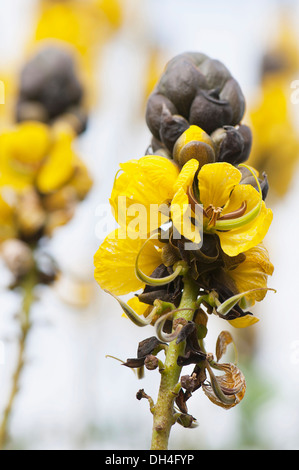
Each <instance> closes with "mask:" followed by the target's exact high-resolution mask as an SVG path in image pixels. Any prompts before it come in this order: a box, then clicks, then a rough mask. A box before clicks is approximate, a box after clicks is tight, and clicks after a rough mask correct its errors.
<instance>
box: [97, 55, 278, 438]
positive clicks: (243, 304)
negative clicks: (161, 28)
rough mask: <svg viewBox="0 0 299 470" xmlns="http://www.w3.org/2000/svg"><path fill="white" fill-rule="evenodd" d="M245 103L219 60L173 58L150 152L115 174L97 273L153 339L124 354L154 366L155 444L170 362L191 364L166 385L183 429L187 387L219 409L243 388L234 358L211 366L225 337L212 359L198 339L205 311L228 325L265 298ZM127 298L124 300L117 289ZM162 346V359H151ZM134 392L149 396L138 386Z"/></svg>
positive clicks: (153, 108)
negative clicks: (111, 224) (112, 224)
mask: <svg viewBox="0 0 299 470" xmlns="http://www.w3.org/2000/svg"><path fill="white" fill-rule="evenodd" d="M244 105H245V103H244V98H243V95H242V92H241V90H240V87H239V85H238V83H237V82H236V80H235V79H234V78H233V77H232V76H231V74H230V73H229V71H228V70H227V69H226V67H225V66H224V65H223V64H222V63H220V62H219V61H215V60H212V59H210V58H208V57H207V56H206V55H204V54H197V53H192V54H191V53H188V54H182V55H179V56H178V57H175V58H174V59H173V60H171V61H170V63H169V64H168V65H167V67H166V70H165V72H164V74H163V75H162V77H161V80H160V81H159V83H158V84H157V86H156V89H155V91H154V92H153V93H152V95H151V96H150V98H149V101H148V106H147V123H148V126H149V128H150V130H151V131H152V134H153V139H152V143H151V146H150V148H149V150H148V152H147V155H145V156H143V157H141V158H140V159H138V160H130V161H128V162H126V163H123V164H121V165H120V172H119V173H118V174H117V176H116V178H115V182H114V186H113V190H112V194H111V197H110V204H111V208H112V211H113V214H114V216H115V219H116V221H117V223H118V226H119V227H118V228H117V229H116V230H115V231H113V232H112V233H110V234H109V235H108V236H107V238H106V239H105V240H104V242H103V243H102V244H101V246H100V247H99V250H98V252H97V253H96V255H95V278H96V280H97V281H98V283H99V285H100V286H101V287H102V288H103V289H105V290H106V291H108V292H110V293H111V294H112V295H113V296H114V297H115V298H116V299H117V300H118V302H119V304H120V305H121V307H122V309H123V310H124V312H125V314H126V315H127V317H128V318H130V319H131V320H132V321H133V322H134V323H135V324H137V325H139V326H145V325H150V324H151V325H154V326H155V329H156V337H151V338H149V339H147V340H145V341H144V342H142V343H140V344H139V348H138V355H137V358H134V359H133V358H132V359H128V360H127V361H126V362H125V365H126V366H128V367H133V368H136V369H137V370H139V371H141V370H142V369H143V368H144V367H146V368H147V369H149V370H152V369H155V368H159V371H160V372H161V375H162V382H161V389H160V395H159V398H158V401H157V404H156V405H153V403H152V400H151V399H150V403H151V410H152V412H153V414H154V423H155V424H154V434H153V436H155V435H156V440H155V439H154V437H153V439H154V440H155V442H156V441H159V436H160V437H161V434H162V433H163V431H162V428H163V426H164V424H165V423H164V424H163V425H162V422H161V421H159V419H161V416H160V418H159V416H158V415H159V413H160V412H161V408H160V405H161V404H162V403H163V400H165V396H166V395H167V390H166V389H165V383H164V382H163V380H164V379H163V377H165V376H167V374H168V383H169V380H170V381H171V379H170V377H171V376H172V373H173V370H174V369H175V368H179V370H180V368H181V367H183V366H186V365H190V364H194V365H195V366H194V371H193V373H192V374H191V375H190V376H189V375H187V376H186V375H185V376H184V375H183V376H182V377H181V379H180V381H179V375H180V372H179V373H178V375H177V376H176V377H175V379H174V382H173V389H172V400H174V396H176V405H177V406H178V408H179V414H178V415H175V414H174V415H173V416H177V421H178V422H180V423H181V424H183V425H184V426H190V425H191V424H192V423H193V422H194V419H193V418H192V417H190V416H189V415H188V413H187V407H186V401H187V400H188V399H189V398H190V396H191V395H192V393H193V392H194V391H195V390H197V389H199V388H202V389H203V390H204V392H205V394H206V395H207V396H208V398H209V399H210V400H211V401H213V402H214V403H216V404H217V405H220V406H223V407H225V408H230V407H232V406H235V405H236V404H237V403H239V402H240V401H241V399H242V398H243V396H244V393H245V388H246V385H245V379H244V377H243V375H242V373H241V372H240V371H239V369H238V368H237V367H236V365H234V364H230V363H229V364H226V363H224V364H222V363H220V362H219V361H220V359H221V357H222V355H223V354H224V352H225V350H226V347H227V346H228V344H230V343H232V341H233V340H232V337H231V335H230V333H229V332H227V331H223V332H222V333H221V334H220V335H219V338H218V342H217V345H216V356H217V359H216V360H215V359H214V356H213V355H212V354H211V353H209V352H207V351H206V350H205V346H204V338H205V337H206V335H207V333H208V327H207V324H208V318H209V316H210V315H212V314H215V315H217V316H218V317H220V318H221V319H223V320H224V321H227V322H229V323H230V324H231V325H233V326H234V327H237V328H243V327H247V326H249V325H252V324H254V323H256V322H257V321H258V319H257V318H256V317H255V316H254V315H253V314H252V313H251V312H250V308H251V307H252V306H253V305H254V303H255V302H256V301H261V300H262V299H263V298H264V297H265V295H266V293H267V290H268V287H267V279H268V276H269V275H271V274H272V272H273V265H272V263H271V262H270V259H269V255H268V252H267V250H266V248H265V246H264V245H263V239H264V237H265V235H266V234H267V232H268V229H269V227H270V224H271V221H272V211H271V209H269V208H267V207H266V204H265V198H266V196H267V192H268V182H267V178H266V175H262V177H261V178H259V175H258V173H257V171H256V170H255V169H254V168H252V167H250V166H247V165H246V164H245V163H244V162H245V161H246V160H247V159H248V157H249V154H250V148H251V132H250V129H249V128H248V127H247V126H246V125H244V124H242V123H241V120H242V117H243V113H244ZM130 294H131V296H132V297H131V299H130V300H128V302H127V303H125V302H124V301H123V300H122V299H121V298H120V297H119V296H122V295H130ZM132 294H133V295H132ZM160 350H165V351H166V359H165V363H163V362H162V361H161V360H160V359H158V358H157V357H156V355H157V353H158V352H159V351H160ZM170 356H171V357H172V361H173V360H174V362H172V365H171V367H172V369H171V368H169V367H170V362H169V361H170V359H169V358H170ZM213 369H216V370H220V371H222V372H224V374H223V375H222V376H215V375H214V372H213ZM171 371H172V372H171ZM207 376H209V379H210V380H209V381H208V380H207ZM163 384H164V385H163ZM168 391H169V390H168ZM143 397H146V398H149V397H147V396H146V394H145V393H144V392H143V391H140V393H139V394H138V398H143ZM163 397H164V398H163ZM170 402H171V398H170ZM161 406H162V405H161ZM170 408H171V409H172V405H171V406H170ZM159 410H160V411H159ZM162 413H163V412H162ZM164 413H165V409H164ZM164 418H165V416H164ZM172 418H173V417H172ZM173 422H174V421H173V419H172V424H173ZM157 436H158V437H157Z"/></svg>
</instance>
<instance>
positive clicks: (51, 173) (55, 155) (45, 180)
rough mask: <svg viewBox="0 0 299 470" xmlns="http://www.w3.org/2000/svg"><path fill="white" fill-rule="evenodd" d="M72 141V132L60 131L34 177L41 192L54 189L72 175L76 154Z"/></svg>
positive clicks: (67, 180)
mask: <svg viewBox="0 0 299 470" xmlns="http://www.w3.org/2000/svg"><path fill="white" fill-rule="evenodd" d="M72 141H73V134H72V133H69V132H61V133H60V134H59V136H58V137H57V140H56V142H55V143H54V145H53V147H52V148H51V151H50V153H49V155H48V157H47V159H46V161H45V163H44V164H43V166H42V168H41V169H40V171H39V173H38V176H37V179H36V186H37V188H38V190H39V191H40V192H41V193H44V194H47V193H51V192H52V191H56V190H57V189H59V188H61V187H62V186H64V185H65V184H66V183H68V182H69V181H70V179H71V178H72V176H73V175H74V171H75V164H76V161H77V156H76V154H75V153H74V150H73V148H72Z"/></svg>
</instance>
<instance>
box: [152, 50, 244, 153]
mask: <svg viewBox="0 0 299 470" xmlns="http://www.w3.org/2000/svg"><path fill="white" fill-rule="evenodd" d="M163 104H164V105H165V106H166V109H167V113H168V114H171V115H174V119H173V120H172V119H170V116H169V115H167V116H166V118H165V117H164V116H163V117H162V114H163ZM244 111H245V100H244V96H243V94H242V91H241V89H240V86H239V85H238V83H237V81H236V80H235V79H234V78H233V77H232V76H231V74H230V72H229V70H228V69H227V68H226V67H225V66H224V65H223V64H222V63H221V62H219V61H218V60H213V59H210V58H209V57H208V56H206V55H204V54H201V53H190V52H189V53H185V54H180V55H178V56H176V57H174V58H173V59H172V60H171V61H170V62H169V63H168V64H167V66H166V68H165V71H164V73H163V75H162V76H161V79H160V81H159V82H158V84H157V86H156V89H155V91H154V92H153V93H152V94H151V96H150V98H149V100H148V104H147V110H146V121H147V125H148V127H149V129H150V131H151V132H152V134H153V136H154V137H155V138H156V139H158V140H159V141H160V142H162V143H163V144H164V145H165V147H166V148H167V149H168V150H169V151H170V152H171V151H172V148H173V143H174V141H173V140H174V137H176V138H178V137H179V135H178V134H179V133H180V132H181V133H182V132H184V130H185V129H184V125H185V121H184V120H186V121H187V122H188V123H189V124H193V125H196V126H198V127H200V128H201V129H203V130H204V131H205V132H207V133H208V134H210V133H212V132H213V131H215V130H216V129H217V128H219V127H223V126H236V125H237V124H239V123H240V121H241V119H242V117H243V114H244ZM179 116H180V117H181V119H179ZM168 126H169V127H170V128H172V129H168Z"/></svg>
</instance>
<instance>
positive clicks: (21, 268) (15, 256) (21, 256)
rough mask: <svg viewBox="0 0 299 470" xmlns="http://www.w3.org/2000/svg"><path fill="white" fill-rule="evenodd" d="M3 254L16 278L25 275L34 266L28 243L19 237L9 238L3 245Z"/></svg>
mask: <svg viewBox="0 0 299 470" xmlns="http://www.w3.org/2000/svg"><path fill="white" fill-rule="evenodd" d="M1 255H2V258H3V260H4V262H5V264H6V266H7V267H8V269H9V270H10V271H11V272H12V273H13V275H14V276H15V278H16V279H20V278H22V277H23V276H25V275H26V274H27V273H28V272H29V271H30V270H31V269H32V268H33V266H34V260H33V256H32V251H31V249H30V247H29V245H27V243H25V242H23V241H21V240H18V239H13V238H12V239H9V240H6V241H4V242H3V243H2V245H1Z"/></svg>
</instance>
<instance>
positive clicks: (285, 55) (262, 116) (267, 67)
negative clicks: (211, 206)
mask: <svg viewBox="0 0 299 470" xmlns="http://www.w3.org/2000/svg"><path fill="white" fill-rule="evenodd" d="M298 71H299V48H298V40H297V36H296V34H295V32H294V30H293V27H292V23H291V21H290V18H288V17H287V16H285V15H284V14H282V15H281V24H280V30H279V35H278V37H277V39H276V41H273V42H272V45H271V47H270V48H269V50H268V51H267V53H266V54H265V58H264V63H263V70H262V77H261V84H260V89H259V90H258V93H257V99H256V104H255V105H254V106H252V107H251V109H250V110H249V112H248V120H249V122H250V123H251V129H252V134H253V145H252V152H251V156H250V159H249V164H250V165H252V166H254V167H255V168H256V169H257V170H258V171H260V172H263V171H265V172H266V174H267V177H268V180H269V185H270V190H271V191H272V194H275V195H276V196H278V197H282V196H284V195H285V194H286V192H287V191H288V189H289V186H290V183H291V182H292V177H293V173H294V170H295V168H296V164H297V162H298V159H299V132H298V131H297V129H296V124H295V114H294V108H293V109H292V102H291V83H292V81H293V80H294V79H295V78H296V72H298Z"/></svg>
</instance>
